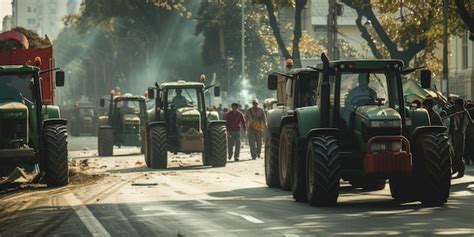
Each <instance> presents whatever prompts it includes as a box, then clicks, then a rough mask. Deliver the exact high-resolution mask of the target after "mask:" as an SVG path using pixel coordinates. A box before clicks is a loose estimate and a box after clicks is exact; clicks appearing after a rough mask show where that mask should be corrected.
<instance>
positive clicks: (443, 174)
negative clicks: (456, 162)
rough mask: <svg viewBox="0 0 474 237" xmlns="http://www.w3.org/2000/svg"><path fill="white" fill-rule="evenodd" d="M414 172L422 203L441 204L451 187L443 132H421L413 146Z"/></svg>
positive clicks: (446, 140) (428, 204) (448, 155)
mask: <svg viewBox="0 0 474 237" xmlns="http://www.w3.org/2000/svg"><path fill="white" fill-rule="evenodd" d="M413 155H414V168H415V170H414V172H415V173H414V174H415V178H416V181H417V184H418V187H417V190H418V191H419V198H420V201H421V202H422V204H423V205H426V206H441V205H443V204H444V203H446V202H447V201H448V198H449V191H450V189H451V153H450V151H449V143H448V136H447V135H446V134H444V133H441V134H436V133H426V134H422V135H421V136H420V137H418V139H417V140H416V141H415V147H414V148H413Z"/></svg>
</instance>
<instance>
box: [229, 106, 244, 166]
mask: <svg viewBox="0 0 474 237" xmlns="http://www.w3.org/2000/svg"><path fill="white" fill-rule="evenodd" d="M231 108H232V109H231V110H230V111H229V112H227V113H226V114H225V124H226V127H227V136H228V141H229V147H228V149H229V150H228V152H229V160H230V159H232V155H234V159H235V161H239V156H240V129H241V126H242V128H243V130H244V133H245V129H246V122H245V118H244V115H243V114H242V112H240V111H239V104H238V103H232V105H231ZM234 146H235V152H234Z"/></svg>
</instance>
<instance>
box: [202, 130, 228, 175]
mask: <svg viewBox="0 0 474 237" xmlns="http://www.w3.org/2000/svg"><path fill="white" fill-rule="evenodd" d="M208 133H209V139H211V141H210V144H211V147H210V149H209V151H210V152H209V153H207V154H209V156H208V157H206V159H209V160H208V161H204V162H203V163H207V162H209V165H211V166H212V167H225V165H226V164H227V130H226V127H225V125H212V126H210V127H209V131H208ZM207 154H206V155H207Z"/></svg>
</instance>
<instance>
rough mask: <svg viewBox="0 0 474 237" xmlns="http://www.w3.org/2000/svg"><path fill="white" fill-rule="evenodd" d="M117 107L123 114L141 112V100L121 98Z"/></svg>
mask: <svg viewBox="0 0 474 237" xmlns="http://www.w3.org/2000/svg"><path fill="white" fill-rule="evenodd" d="M117 109H119V110H120V112H121V114H140V101H138V100H119V101H117Z"/></svg>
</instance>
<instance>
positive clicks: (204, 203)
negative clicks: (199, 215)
mask: <svg viewBox="0 0 474 237" xmlns="http://www.w3.org/2000/svg"><path fill="white" fill-rule="evenodd" d="M196 202H199V203H201V204H203V205H207V206H215V205H216V204H214V203H212V202H208V201H206V200H200V199H198V200H196Z"/></svg>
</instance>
